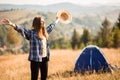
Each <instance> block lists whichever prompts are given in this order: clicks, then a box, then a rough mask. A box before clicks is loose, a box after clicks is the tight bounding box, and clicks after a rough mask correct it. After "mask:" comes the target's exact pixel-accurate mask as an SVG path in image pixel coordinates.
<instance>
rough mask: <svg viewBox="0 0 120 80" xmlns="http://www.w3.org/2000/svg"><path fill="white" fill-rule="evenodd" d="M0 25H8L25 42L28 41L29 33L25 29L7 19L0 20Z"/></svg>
mask: <svg viewBox="0 0 120 80" xmlns="http://www.w3.org/2000/svg"><path fill="white" fill-rule="evenodd" d="M0 23H1V24H5V25H10V26H12V27H13V28H14V29H15V30H16V31H18V32H19V33H20V34H21V35H22V36H23V37H24V38H26V39H27V40H29V39H30V31H29V30H26V29H25V28H23V27H21V26H18V25H16V24H14V23H12V22H11V21H10V20H9V19H2V20H0Z"/></svg>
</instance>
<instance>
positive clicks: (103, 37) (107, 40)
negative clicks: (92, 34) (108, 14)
mask: <svg viewBox="0 0 120 80" xmlns="http://www.w3.org/2000/svg"><path fill="white" fill-rule="evenodd" d="M102 26H103V27H101V28H100V32H98V35H97V37H96V38H97V39H96V40H97V43H98V44H99V45H100V46H101V47H111V46H112V33H111V28H110V21H109V20H108V19H107V18H105V20H104V21H103V23H102Z"/></svg>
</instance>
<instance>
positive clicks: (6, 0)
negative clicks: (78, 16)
mask: <svg viewBox="0 0 120 80" xmlns="http://www.w3.org/2000/svg"><path fill="white" fill-rule="evenodd" d="M59 3H72V4H76V5H83V6H88V5H92V4H96V5H97V4H98V5H106V4H118V3H120V0H117V1H114V0H106V1H103V0H92V1H91V0H85V1H81V0H76V2H75V1H74V0H70V1H69V0H64V1H56V0H49V2H48V0H44V1H43V0H41V1H39V0H31V1H29V0H21V1H18V0H12V1H10V0H2V1H0V4H11V5H43V6H47V5H53V4H59Z"/></svg>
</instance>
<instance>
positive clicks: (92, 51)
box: [74, 45, 111, 73]
mask: <svg viewBox="0 0 120 80" xmlns="http://www.w3.org/2000/svg"><path fill="white" fill-rule="evenodd" d="M74 71H75V72H80V73H85V72H86V71H89V72H91V73H93V72H94V71H95V72H100V71H101V72H111V70H110V68H109V65H108V63H107V61H106V58H105V56H104V54H103V53H102V51H101V50H100V49H99V47H97V46H95V45H89V46H87V47H85V48H84V49H83V50H82V52H81V54H80V56H79V57H78V58H77V60H76V63H75V68H74Z"/></svg>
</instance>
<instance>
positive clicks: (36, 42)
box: [15, 22, 56, 62]
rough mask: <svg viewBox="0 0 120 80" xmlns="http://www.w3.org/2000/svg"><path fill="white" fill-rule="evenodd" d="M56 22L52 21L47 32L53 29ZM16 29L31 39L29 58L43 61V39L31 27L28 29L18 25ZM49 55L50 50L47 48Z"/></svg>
mask: <svg viewBox="0 0 120 80" xmlns="http://www.w3.org/2000/svg"><path fill="white" fill-rule="evenodd" d="M55 25H56V23H55V22H54V23H51V24H50V25H49V26H48V27H47V28H46V30H47V32H48V34H49V33H50V32H51V31H52V30H53V28H54V27H55ZM15 30H16V31H18V32H19V33H21V35H22V36H23V37H24V38H25V39H27V40H29V42H30V52H29V57H28V60H29V61H36V62H42V47H43V45H42V41H41V40H40V39H39V38H38V36H37V34H36V32H35V31H34V30H33V29H31V30H27V29H25V28H23V27H22V26H19V25H16V28H15ZM47 53H48V55H47V57H48V58H49V51H48V49H47Z"/></svg>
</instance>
